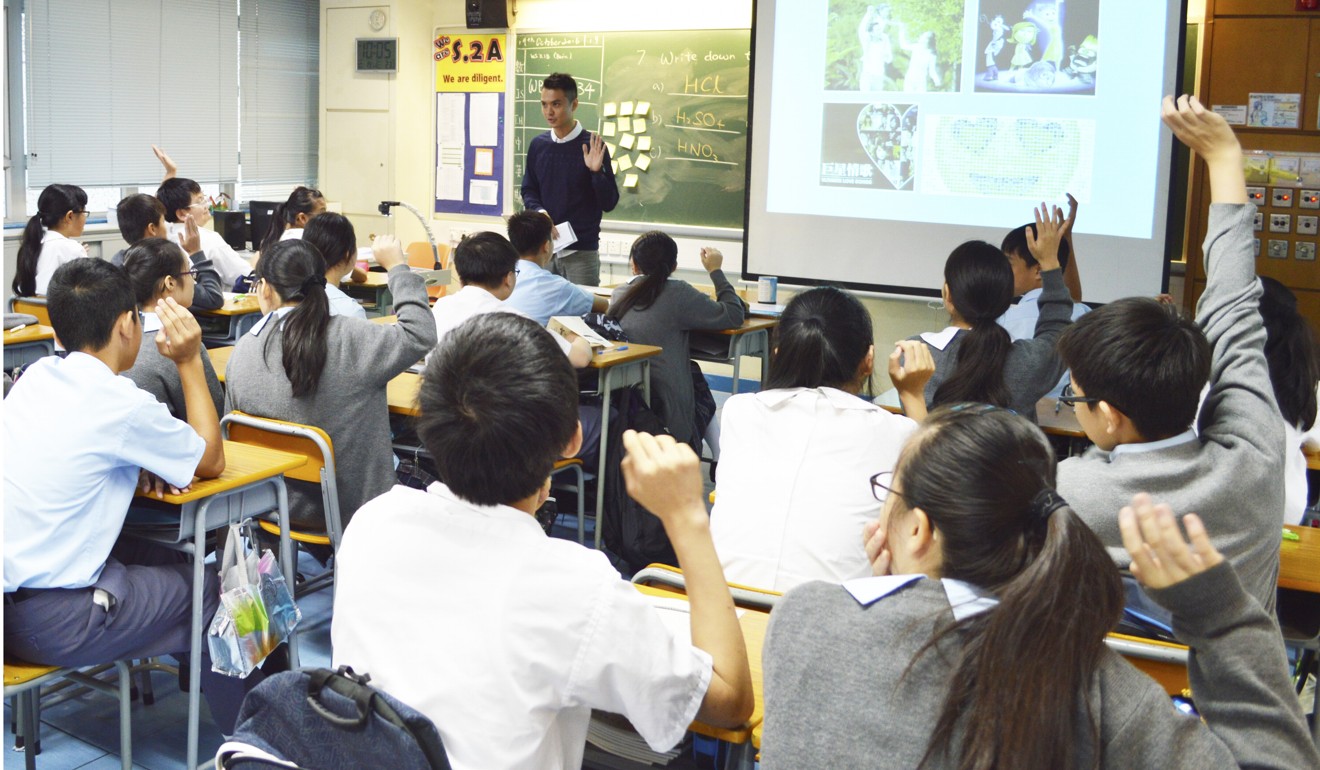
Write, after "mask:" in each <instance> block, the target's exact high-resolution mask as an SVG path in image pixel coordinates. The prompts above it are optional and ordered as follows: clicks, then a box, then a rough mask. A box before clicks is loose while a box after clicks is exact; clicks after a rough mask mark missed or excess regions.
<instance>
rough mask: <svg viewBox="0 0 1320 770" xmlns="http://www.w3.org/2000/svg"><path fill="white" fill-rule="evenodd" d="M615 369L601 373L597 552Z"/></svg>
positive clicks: (603, 370) (610, 368) (648, 388)
mask: <svg viewBox="0 0 1320 770" xmlns="http://www.w3.org/2000/svg"><path fill="white" fill-rule="evenodd" d="M613 372H614V367H612V366H611V367H609V368H607V369H602V370H601V373H600V389H601V399H600V404H601V410H600V460H599V463H598V464H599V466H600V468H599V470H600V473H598V474H597V475H596V550H597V551H599V550H600V520H601V514H603V513H604V512H605V461H606V459H607V458H606V454H608V453H607V452H606V449H608V447H609V441H610V393H611V390H610V379H611V374H612V373H613ZM646 390H647V400H648V401H649V400H650V391H651V387H650V380H649V378H648V381H647V388H646Z"/></svg>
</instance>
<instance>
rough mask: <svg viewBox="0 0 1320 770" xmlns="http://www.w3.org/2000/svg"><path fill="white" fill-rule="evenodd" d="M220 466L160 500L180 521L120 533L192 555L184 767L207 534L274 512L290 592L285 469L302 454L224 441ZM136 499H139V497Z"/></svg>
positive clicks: (193, 724)
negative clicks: (176, 512) (214, 473)
mask: <svg viewBox="0 0 1320 770" xmlns="http://www.w3.org/2000/svg"><path fill="white" fill-rule="evenodd" d="M224 449H225V470H224V473H222V474H220V476H219V477H218V478H214V479H196V480H194V481H193V483H192V485H191V486H190V487H189V488H188V489H187V491H185V492H184V493H183V494H179V495H172V494H166V495H165V496H164V497H163V498H156V497H150V498H146V499H150V500H159V501H163V502H165V503H169V504H172V505H177V506H179V524H178V526H177V527H174V526H172V525H169V526H161V525H133V524H126V525H125V529H124V531H125V533H126V534H129V535H132V536H134V537H139V538H142V539H145V540H151V541H153V542H156V543H160V544H162V545H166V546H168V547H171V548H174V549H176V550H180V551H183V552H185V553H188V554H189V555H191V556H192V562H193V607H192V646H191V656H190V658H189V661H188V665H189V667H190V672H191V676H192V680H191V681H192V682H193V685H194V686H193V687H192V688H191V689H190V691H189V693H188V765H187V766H188V767H189V768H195V767H197V738H198V733H199V732H200V727H199V725H200V719H201V688H200V687H197V686H196V684H197V683H198V682H201V681H202V679H201V676H202V634H203V633H204V632H205V630H206V629H205V628H203V627H202V622H203V618H202V607H203V598H202V587H203V585H205V581H206V578H205V573H204V569H205V557H206V533H207V531H209V530H212V529H219V528H221V527H224V526H227V525H229V524H231V523H237V522H239V521H242V520H244V519H247V518H251V517H252V516H257V515H260V514H264V513H268V512H270V511H272V510H273V511H276V512H277V513H278V515H279V522H280V564H281V565H283V570H284V580H285V581H286V582H287V583H288V585H289V590H293V585H294V574H295V573H294V567H295V564H294V560H293V548H292V544H291V541H290V540H289V534H288V533H289V497H288V491H287V490H286V488H285V486H284V472H285V471H287V470H290V469H293V468H296V467H298V466H299V465H302V464H303V463H304V462H306V459H307V458H305V457H303V456H302V455H297V454H290V453H288V452H280V451H276V450H274V449H266V448H264V447H258V446H252V445H250V444H240V443H238V442H236V441H226V442H224ZM139 497H142V496H141V495H139ZM289 659H290V663H291V665H292V667H293V668H294V669H295V670H296V669H297V668H298V639H297V634H296V633H295V634H294V635H292V636H290V637H289Z"/></svg>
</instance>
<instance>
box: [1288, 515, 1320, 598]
mask: <svg viewBox="0 0 1320 770" xmlns="http://www.w3.org/2000/svg"><path fill="white" fill-rule="evenodd" d="M1284 529H1286V530H1288V531H1289V532H1295V533H1297V535H1298V536H1299V537H1301V540H1283V541H1282V542H1281V543H1280V544H1279V588H1290V589H1293V590H1295V591H1307V592H1310V593H1320V529H1317V528H1315V527H1296V526H1291V525H1289V526H1285V527H1284Z"/></svg>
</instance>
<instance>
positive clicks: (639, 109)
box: [633, 102, 651, 115]
mask: <svg viewBox="0 0 1320 770" xmlns="http://www.w3.org/2000/svg"><path fill="white" fill-rule="evenodd" d="M650 111H651V103H650V102H638V103H637V106H636V107H634V108H633V114H634V115H645V114H646V113H648V112H650Z"/></svg>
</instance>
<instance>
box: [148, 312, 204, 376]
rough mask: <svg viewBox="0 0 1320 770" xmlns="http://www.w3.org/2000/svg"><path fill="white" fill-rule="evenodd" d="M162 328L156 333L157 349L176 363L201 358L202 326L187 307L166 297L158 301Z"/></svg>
mask: <svg viewBox="0 0 1320 770" xmlns="http://www.w3.org/2000/svg"><path fill="white" fill-rule="evenodd" d="M156 315H157V316H159V317H160V324H161V329H160V331H159V332H157V333H156V349H157V350H159V351H160V354H161V355H162V356H165V357H166V358H168V359H170V360H171V361H173V362H174V363H175V364H186V363H188V362H189V361H193V360H196V359H198V358H199V356H200V355H201V350H202V327H201V326H198V325H197V319H196V318H193V314H192V313H189V312H188V310H187V308H185V307H184V306H183V305H180V304H179V303H178V302H175V301H174V298H173V297H166V298H165V299H162V300H161V301H159V302H157V303H156Z"/></svg>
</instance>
